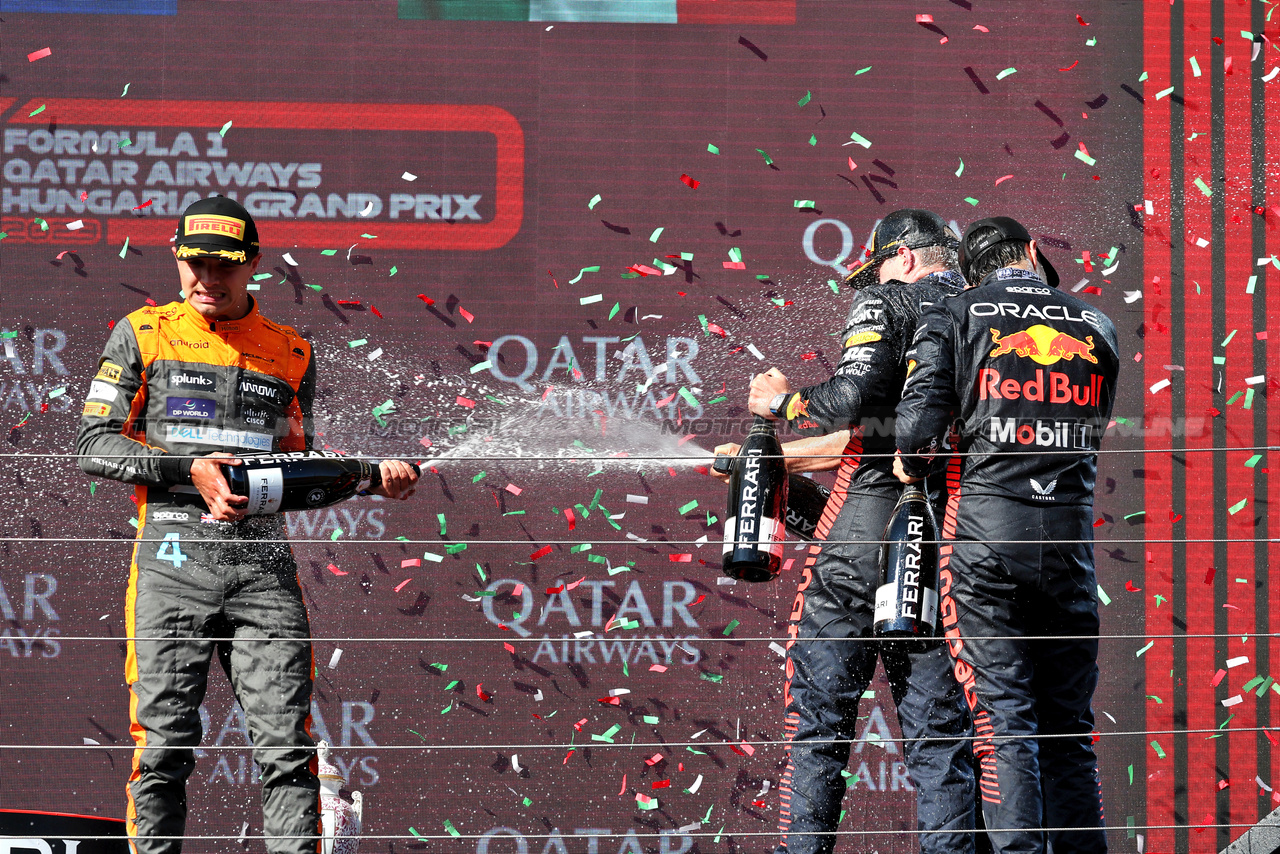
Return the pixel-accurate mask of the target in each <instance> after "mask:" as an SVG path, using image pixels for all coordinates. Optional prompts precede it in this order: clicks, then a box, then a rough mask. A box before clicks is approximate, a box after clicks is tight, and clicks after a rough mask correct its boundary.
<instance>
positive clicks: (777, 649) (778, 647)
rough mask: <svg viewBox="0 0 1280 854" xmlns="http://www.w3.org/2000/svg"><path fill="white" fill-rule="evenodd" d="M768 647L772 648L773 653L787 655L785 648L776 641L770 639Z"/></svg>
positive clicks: (784, 656)
mask: <svg viewBox="0 0 1280 854" xmlns="http://www.w3.org/2000/svg"><path fill="white" fill-rule="evenodd" d="M769 649H771V650H773V651H774V652H775V653H777V654H778V655H780V656H782V657H783V658H786V657H787V648H786V647H784V646H783V645H782V644H780V643H778V642H777V641H770V643H769Z"/></svg>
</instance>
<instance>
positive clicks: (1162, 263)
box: [1122, 0, 1179, 852]
mask: <svg viewBox="0 0 1280 854" xmlns="http://www.w3.org/2000/svg"><path fill="white" fill-rule="evenodd" d="M1142 17H1143V20H1142V28H1143V38H1142V41H1143V45H1144V48H1143V60H1142V65H1143V68H1146V69H1149V70H1150V72H1151V73H1152V75H1153V77H1154V79H1153V80H1152V81H1151V82H1152V85H1151V86H1149V87H1147V95H1146V103H1145V104H1144V106H1143V132H1142V137H1143V144H1142V152H1143V155H1142V167H1143V196H1144V197H1145V198H1146V199H1150V200H1151V203H1152V206H1153V207H1152V210H1153V213H1152V215H1150V216H1145V215H1144V217H1143V224H1144V228H1145V231H1144V238H1143V243H1142V257H1143V293H1144V299H1143V303H1144V306H1145V311H1144V315H1143V321H1144V323H1145V328H1146V336H1145V339H1144V340H1143V342H1142V346H1143V350H1142V363H1141V365H1138V366H1135V367H1134V368H1133V369H1131V370H1134V372H1135V373H1137V374H1138V375H1139V376H1141V377H1143V400H1144V403H1145V406H1144V407H1143V412H1142V416H1143V423H1144V424H1147V425H1150V424H1152V423H1154V422H1156V421H1158V420H1159V419H1168V418H1169V417H1170V401H1171V400H1172V396H1171V391H1172V390H1171V389H1166V390H1164V391H1161V392H1159V393H1158V394H1154V395H1153V394H1149V393H1147V391H1146V389H1147V388H1148V387H1150V386H1151V385H1152V384H1154V383H1157V382H1159V381H1160V380H1162V379H1164V378H1165V376H1166V374H1167V372H1166V371H1165V370H1164V368H1163V367H1162V366H1163V365H1167V364H1169V362H1170V361H1171V360H1172V359H1171V355H1170V353H1171V351H1170V340H1169V333H1168V327H1169V323H1170V309H1169V305H1170V303H1169V294H1170V291H1171V284H1170V281H1169V278H1170V276H1169V267H1170V245H1169V240H1170V235H1171V234H1172V228H1171V226H1170V222H1169V208H1170V202H1171V199H1170V187H1169V142H1170V135H1171V131H1170V126H1169V121H1170V116H1169V110H1170V105H1171V103H1172V102H1171V101H1170V100H1169V99H1168V98H1161V99H1160V100H1159V101H1157V100H1156V99H1155V97H1154V92H1158V91H1159V90H1160V89H1162V88H1164V87H1165V86H1166V85H1167V83H1166V81H1167V79H1168V76H1167V74H1168V73H1167V69H1168V68H1169V5H1168V2H1167V0H1147V2H1146V4H1145V5H1144V8H1143V16H1142ZM1157 176H1158V177H1157ZM1156 277H1159V279H1160V281H1159V283H1158V284H1156V283H1155V278H1156ZM1162 327H1163V328H1164V329H1165V330H1166V331H1165V332H1163V333H1162V332H1160V329H1161V328H1162ZM1122 370H1123V369H1122ZM1122 376H1123V374H1122ZM1145 444H1146V445H1147V446H1148V447H1150V448H1167V447H1169V438H1168V437H1167V436H1163V435H1160V434H1159V433H1158V432H1156V433H1155V435H1153V434H1152V431H1148V433H1147V437H1146V439H1145ZM1141 466H1142V467H1143V468H1144V469H1146V472H1147V476H1146V481H1145V488H1144V489H1145V496H1144V499H1143V508H1144V509H1147V510H1148V512H1147V515H1146V525H1145V530H1146V535H1147V536H1148V537H1150V538H1151V539H1153V540H1168V539H1169V537H1170V530H1171V528H1172V525H1171V524H1170V522H1169V516H1168V514H1164V513H1161V512H1160V510H1159V509H1158V508H1159V507H1160V505H1161V504H1162V503H1163V501H1164V500H1165V499H1166V498H1167V496H1168V494H1169V483H1170V477H1171V476H1172V470H1171V469H1172V467H1171V465H1170V459H1169V454H1168V453H1148V454H1145V455H1144V457H1143V461H1142V463H1141ZM1143 559H1144V560H1145V563H1144V566H1145V567H1146V583H1145V584H1144V585H1143V586H1144V588H1145V591H1146V597H1147V598H1146V603H1147V607H1146V628H1145V631H1146V633H1147V634H1149V635H1168V634H1172V633H1173V622H1172V617H1173V615H1174V614H1175V613H1177V611H1178V610H1179V609H1178V608H1177V607H1176V606H1177V603H1176V602H1174V601H1173V598H1172V597H1173V573H1172V571H1171V566H1172V563H1173V549H1172V548H1171V546H1170V545H1169V543H1168V542H1153V543H1148V544H1147V546H1146V554H1145V555H1144V556H1143ZM1156 594H1160V595H1163V596H1164V597H1165V598H1166V600H1167V601H1165V603H1164V604H1163V605H1161V606H1157V604H1156V599H1155V596H1156ZM1143 661H1144V662H1146V678H1145V681H1146V693H1147V694H1150V695H1154V696H1157V697H1160V698H1161V699H1162V700H1164V702H1163V703H1156V702H1154V701H1152V700H1148V701H1147V704H1146V710H1147V717H1146V719H1147V726H1146V728H1147V730H1148V731H1149V732H1153V731H1154V732H1160V733H1166V732H1168V731H1170V730H1171V729H1173V721H1174V703H1173V697H1174V694H1173V679H1172V678H1171V677H1170V672H1171V671H1172V670H1173V644H1172V642H1171V641H1169V640H1158V641H1156V643H1155V645H1154V646H1153V647H1152V648H1151V649H1149V650H1147V653H1146V655H1145V656H1143ZM1154 738H1155V739H1156V740H1158V741H1160V742H1161V744H1162V746H1163V748H1164V751H1165V757H1164V758H1163V759H1161V758H1160V757H1159V756H1157V755H1156V752H1155V749H1154V748H1152V747H1150V746H1148V747H1147V749H1146V754H1145V755H1146V758H1147V761H1146V791H1147V814H1146V816H1145V820H1143V819H1142V818H1139V820H1138V822H1137V823H1138V824H1146V825H1166V826H1168V825H1173V824H1174V823H1175V821H1174V813H1173V803H1174V802H1173V794H1174V783H1175V781H1174V774H1173V759H1174V757H1173V739H1172V738H1171V737H1170V736H1167V735H1163V734H1162V735H1159V736H1155V737H1154ZM1146 740H1147V741H1151V738H1147V739H1146ZM1140 773H1141V772H1140ZM1146 834H1147V840H1146V846H1145V848H1146V850H1147V851H1152V852H1169V851H1173V846H1174V834H1173V831H1172V830H1168V829H1160V830H1148V831H1146Z"/></svg>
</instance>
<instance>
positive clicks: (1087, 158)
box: [1075, 148, 1098, 166]
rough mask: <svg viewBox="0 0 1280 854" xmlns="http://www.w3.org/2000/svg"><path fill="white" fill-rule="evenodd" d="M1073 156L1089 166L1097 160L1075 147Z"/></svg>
mask: <svg viewBox="0 0 1280 854" xmlns="http://www.w3.org/2000/svg"><path fill="white" fill-rule="evenodd" d="M1075 157H1076V160H1081V161H1084V162H1085V163H1086V164H1088V165H1089V166H1093V165H1094V164H1095V163H1097V162H1098V161H1097V160H1096V159H1095V158H1093V157H1090V156H1089V155H1087V154H1085V153H1084V152H1083V151H1081V150H1080V149H1078V148H1077V149H1076V154H1075Z"/></svg>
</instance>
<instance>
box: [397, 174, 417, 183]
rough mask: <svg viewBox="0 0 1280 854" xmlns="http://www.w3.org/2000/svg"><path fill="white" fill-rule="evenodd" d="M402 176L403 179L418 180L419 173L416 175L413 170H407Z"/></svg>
mask: <svg viewBox="0 0 1280 854" xmlns="http://www.w3.org/2000/svg"><path fill="white" fill-rule="evenodd" d="M400 177H401V179H403V180H405V181H416V180H418V176H417V175H415V174H413V173H412V172H406V173H404V174H403V175H401V176H400Z"/></svg>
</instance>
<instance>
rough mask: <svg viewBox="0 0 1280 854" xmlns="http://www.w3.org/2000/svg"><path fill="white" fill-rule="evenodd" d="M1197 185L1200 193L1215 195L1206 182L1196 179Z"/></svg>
mask: <svg viewBox="0 0 1280 854" xmlns="http://www.w3.org/2000/svg"><path fill="white" fill-rule="evenodd" d="M1090 165H1093V164H1090ZM1195 184H1196V186H1197V187H1199V188H1200V192H1202V193H1204V194H1205V195H1206V196H1212V195H1213V190H1210V189H1209V187H1208V185H1206V184H1205V182H1204V180H1203V179H1201V178H1197V179H1196V181H1195Z"/></svg>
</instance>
